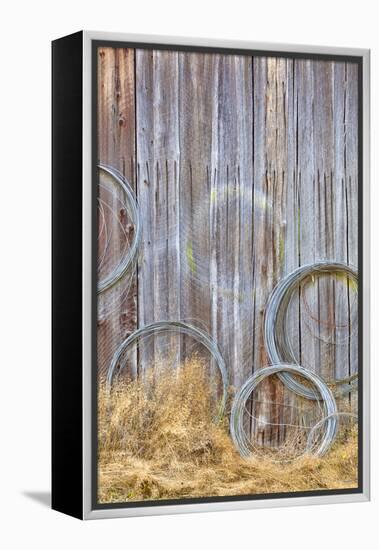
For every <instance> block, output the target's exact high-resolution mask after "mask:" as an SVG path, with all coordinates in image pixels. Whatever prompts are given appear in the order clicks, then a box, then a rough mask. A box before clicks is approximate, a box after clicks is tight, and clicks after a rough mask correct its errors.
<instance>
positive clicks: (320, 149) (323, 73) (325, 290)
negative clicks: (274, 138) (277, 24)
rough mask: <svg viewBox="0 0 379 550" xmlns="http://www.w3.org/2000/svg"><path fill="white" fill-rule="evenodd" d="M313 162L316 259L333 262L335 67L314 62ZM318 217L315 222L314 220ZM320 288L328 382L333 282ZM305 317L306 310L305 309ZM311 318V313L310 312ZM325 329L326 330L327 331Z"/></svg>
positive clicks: (322, 356)
mask: <svg viewBox="0 0 379 550" xmlns="http://www.w3.org/2000/svg"><path fill="white" fill-rule="evenodd" d="M313 71H314V94H313V98H314V100H313V109H314V158H315V182H316V186H315V188H316V200H317V203H316V205H315V206H316V208H315V211H314V216H313V218H312V219H313V220H314V224H313V227H314V230H315V234H316V239H317V240H316V242H315V253H316V258H315V259H325V260H333V259H334V257H335V244H334V229H333V228H334V219H333V216H334V211H335V207H334V204H335V174H334V156H335V151H334V127H335V118H334V86H333V84H334V63H333V62H329V61H314V62H313ZM315 216H316V218H315ZM315 284H316V286H317V309H312V307H311V311H312V312H313V316H314V317H317V313H318V317H319V321H318V333H317V335H316V340H318V341H317V344H318V348H319V363H318V364H316V365H314V367H313V369H316V370H317V371H318V373H319V374H321V376H322V377H323V378H325V380H331V379H333V378H334V377H335V345H334V344H333V343H331V344H329V343H328V341H329V339H328V338H327V339H326V340H325V336H324V334H330V333H331V334H333V327H334V326H335V304H334V297H335V293H334V290H335V288H334V281H333V277H320V278H319V279H318V280H317V279H315ZM303 314H304V315H305V314H306V312H305V308H303ZM308 315H309V312H308ZM325 328H326V330H325Z"/></svg>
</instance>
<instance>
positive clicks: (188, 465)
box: [98, 360, 357, 503]
mask: <svg viewBox="0 0 379 550" xmlns="http://www.w3.org/2000/svg"><path fill="white" fill-rule="evenodd" d="M215 391H216V389H215V388H214V387H212V385H211V384H210V382H209V378H208V375H207V369H204V367H203V366H202V365H201V363H199V362H198V361H196V360H193V361H188V362H186V363H185V364H184V365H182V366H181V367H180V368H178V369H177V370H176V371H175V373H174V374H173V372H172V370H165V369H164V368H163V369H160V373H159V375H158V374H157V373H156V371H151V372H149V373H148V374H146V375H145V377H144V378H143V379H139V380H137V381H133V382H119V383H118V384H117V385H116V386H115V387H114V389H113V390H112V392H111V394H108V393H107V391H106V389H105V385H104V384H103V383H101V384H100V388H99V398H98V422H99V424H98V426H99V484H98V485H99V491H98V500H99V502H101V503H109V502H125V501H128V500H130V501H136V500H155V499H171V498H172V499H174V498H186V497H187V498H188V497H207V496H225V495H243V494H257V493H258V494H261V493H278V492H292V491H306V490H317V489H339V488H352V487H356V486H357V434H356V431H353V432H351V433H350V435H349V437H348V438H347V439H346V440H345V441H344V442H342V443H341V442H339V443H338V444H336V445H335V446H334V447H333V449H332V450H331V451H330V452H329V453H328V455H327V456H326V457H323V458H318V459H316V458H313V457H303V458H300V459H298V460H296V461H294V462H292V463H285V464H280V463H277V462H273V461H272V460H270V458H269V457H267V459H264V458H262V457H261V456H260V457H259V459H251V460H250V461H245V460H243V459H241V458H240V456H239V454H238V453H237V452H236V450H235V448H234V446H233V443H232V441H231V439H230V437H229V434H228V422H227V419H226V418H225V419H224V420H222V421H221V422H220V423H219V424H217V425H216V424H215V423H214V421H213V419H214V416H215V402H214V395H215Z"/></svg>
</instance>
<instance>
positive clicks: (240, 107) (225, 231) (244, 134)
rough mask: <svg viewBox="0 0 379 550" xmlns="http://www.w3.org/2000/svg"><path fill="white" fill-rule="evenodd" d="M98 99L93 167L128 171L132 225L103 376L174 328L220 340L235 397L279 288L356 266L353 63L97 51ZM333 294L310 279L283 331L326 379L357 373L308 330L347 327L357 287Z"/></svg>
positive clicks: (337, 349)
mask: <svg viewBox="0 0 379 550" xmlns="http://www.w3.org/2000/svg"><path fill="white" fill-rule="evenodd" d="M98 97H99V100H98V143H99V147H98V150H99V161H100V162H102V163H106V164H111V165H112V166H114V167H116V168H117V169H119V170H120V171H121V172H122V173H124V174H125V176H126V177H127V179H128V181H129V182H130V183H131V184H132V186H133V187H134V189H135V192H136V195H137V199H138V203H139V206H140V209H141V213H142V220H143V241H142V250H141V254H140V260H139V264H138V274H136V275H135V276H134V281H133V285H132V292H130V293H129V297H128V298H127V300H125V301H123V303H122V304H120V307H119V308H118V309H116V312H113V313H112V315H108V316H107V315H102V300H103V299H104V298H101V299H100V301H99V323H98V325H99V326H98V355H99V358H98V364H99V371H100V373H101V374H104V372H105V371H106V369H107V364H108V363H109V360H110V357H111V356H112V354H113V352H114V350H115V348H116V347H117V345H118V344H119V343H120V342H121V341H122V340H123V339H124V338H125V337H126V336H127V335H129V334H130V333H131V332H132V331H133V330H134V329H135V328H136V327H137V326H143V325H145V324H148V323H150V322H152V321H160V320H166V319H184V320H190V321H193V322H194V323H196V324H198V325H199V326H201V327H203V328H205V329H206V330H207V331H208V332H209V333H210V334H211V335H212V336H213V337H214V338H215V339H216V340H217V342H218V344H219V347H220V349H221V351H222V353H223V354H224V357H225V359H226V361H227V364H228V368H229V374H230V382H231V384H232V385H233V386H235V387H239V386H240V385H241V384H242V383H243V381H244V380H245V379H246V378H247V377H248V376H249V375H250V374H251V373H252V372H254V370H256V369H258V368H260V367H263V366H265V365H267V364H268V358H267V355H266V352H265V348H264V342H263V318H264V308H265V304H266V302H267V299H268V296H269V294H270V292H271V291H272V289H273V288H274V286H275V284H276V283H277V282H278V281H279V280H280V278H281V277H283V276H284V275H286V274H288V273H289V272H291V271H292V270H294V269H295V268H296V267H298V266H299V265H302V264H305V263H310V262H313V261H315V260H319V259H335V260H339V261H343V262H347V263H349V264H352V265H354V266H356V265H357V261H358V257H357V247H358V234H357V231H358V226H357V217H358V207H357V200H358V162H357V158H358V67H357V65H355V64H352V63H345V62H342V61H341V62H334V61H319V60H305V59H304V60H303V59H291V58H278V57H275V58H274V57H272V58H270V57H264V56H262V57H250V56H239V55H238V56H237V55H219V54H211V53H187V52H175V51H157V50H156V51H152V50H148V49H140V50H139V49H137V50H133V49H116V48H100V49H99V50H98ZM114 231H115V233H116V232H117V228H114ZM337 286H338V281H336V280H333V279H331V280H327V279H326V278H325V279H324V278H320V279H317V280H315V281H314V282H313V284H312V282H311V283H310V284H309V285H308V290H307V294H306V297H305V299H304V296H301V295H300V291H299V295H298V297H295V299H294V300H293V303H292V304H291V315H290V317H289V321H288V322H289V325H290V326H289V327H288V330H289V331H290V333H291V335H292V341H293V346H294V350H295V353H296V354H297V356H298V357H299V360H300V361H301V362H302V363H303V364H304V366H306V367H307V368H310V369H312V370H315V371H317V372H319V373H320V374H321V375H323V376H325V377H326V378H334V377H335V376H336V375H337V376H338V377H344V376H346V375H348V374H349V373H350V372H351V371H352V370H355V369H356V363H357V340H356V333H353V334H351V335H350V334H347V337H346V339H342V343H340V344H339V345H330V344H328V343H326V342H325V341H324V339H323V338H321V337H317V335H315V332H314V330H313V329H312V327H311V329H312V330H311V329H310V325H309V319H310V317H309V315H310V313H309V312H310V311H311V312H313V314H314V315H316V316H317V318H319V319H320V320H321V323H329V325H331V326H337V327H344V326H345V325H347V321H346V318H347V317H349V316H350V312H351V311H352V310H353V309H354V308H353V307H352V304H353V302H354V300H355V299H356V292H355V289H354V288H352V287H351V285H348V284H346V282H345V284H344V286H343V287H342V290H341V288H339V289H337V288H336V287H337ZM304 300H306V301H304ZM349 305H350V309H349ZM306 319H308V320H307V322H305V320H306ZM311 319H312V317H311ZM348 320H349V321H351V319H348ZM312 322H313V321H311V324H312ZM349 324H350V323H349ZM316 330H317V327H316ZM341 330H342V329H341ZM349 330H350V328H349ZM350 336H351V337H350ZM182 345H183V346H185V342H183V341H182ZM131 369H132V374H135V372H136V370H137V366H134V367H133V366H132V367H131ZM264 392H265V393H264V395H265V397H266V399H267V400H271V401H273V402H276V401H278V400H280V399H283V396H282V395H281V394H280V389H279V390H278V385H275V384H270V383H268V384H266V386H265V388H264ZM278 392H279V394H278ZM276 410H277V411H280V409H276ZM275 414H276V418H275V419H274V420H277V422H278V424H279V423H280V421H281V420H282V418H280V417H281V414H282V413H280V412H276V413H275ZM271 415H272V411H271ZM278 437H280V434H279V432H278V429H277V433H272V432H270V435H269V438H273V439H276V438H278Z"/></svg>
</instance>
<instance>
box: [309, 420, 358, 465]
mask: <svg viewBox="0 0 379 550" xmlns="http://www.w3.org/2000/svg"><path fill="white" fill-rule="evenodd" d="M341 417H345V418H353V419H354V420H356V421H357V422H358V416H357V415H356V414H354V413H349V412H335V413H333V414H329V415H328V416H325V417H324V418H321V420H319V421H318V422H317V423H316V424H315V425H314V426H313V427H312V428H311V430H310V431H309V434H308V438H307V446H306V452H307V453H309V454H312V453H313V440H314V436H315V433H316V432H317V430H318V429H319V428H321V427H322V426H323V425H324V424H325V422H329V421H330V420H331V419H335V420H336V431H338V429H339V419H340V418H341ZM326 451H327V449H326V450H323V452H322V453H318V456H322V455H324V454H325V453H326Z"/></svg>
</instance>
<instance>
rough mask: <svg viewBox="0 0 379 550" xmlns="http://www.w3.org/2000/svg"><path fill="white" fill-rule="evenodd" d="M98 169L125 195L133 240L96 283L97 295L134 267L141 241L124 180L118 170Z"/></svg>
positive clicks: (138, 219)
mask: <svg viewBox="0 0 379 550" xmlns="http://www.w3.org/2000/svg"><path fill="white" fill-rule="evenodd" d="M98 169H99V170H100V171H102V172H104V173H105V174H107V175H108V176H110V177H111V178H112V179H113V180H114V182H115V184H116V185H117V186H118V187H120V188H121V190H122V191H123V193H124V194H125V197H126V201H127V208H128V214H129V216H130V218H131V220H132V222H133V224H134V238H133V240H132V242H131V245H130V247H129V248H128V250H127V251H126V253H125V254H124V256H123V257H122V258H121V260H120V262H119V263H118V265H116V267H115V268H114V269H113V270H112V271H111V272H110V273H108V274H107V275H106V276H105V277H104V278H103V279H101V280H100V281H98V284H97V293H98V294H100V293H102V292H105V291H106V290H109V289H110V288H112V287H113V286H115V285H116V284H117V283H118V282H119V281H120V280H121V279H122V277H123V276H124V275H125V273H126V272H127V271H128V270H129V268H130V267H131V266H133V265H134V262H135V259H136V256H137V254H138V250H139V246H140V241H141V234H142V224H141V216H140V212H139V207H138V203H137V199H136V197H135V195H134V192H133V189H132V188H131V186H130V184H129V183H128V181H127V180H126V178H125V177H124V176H123V175H122V174H121V173H120V172H119V171H118V170H116V169H115V168H113V167H111V166H107V165H105V164H98Z"/></svg>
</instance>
